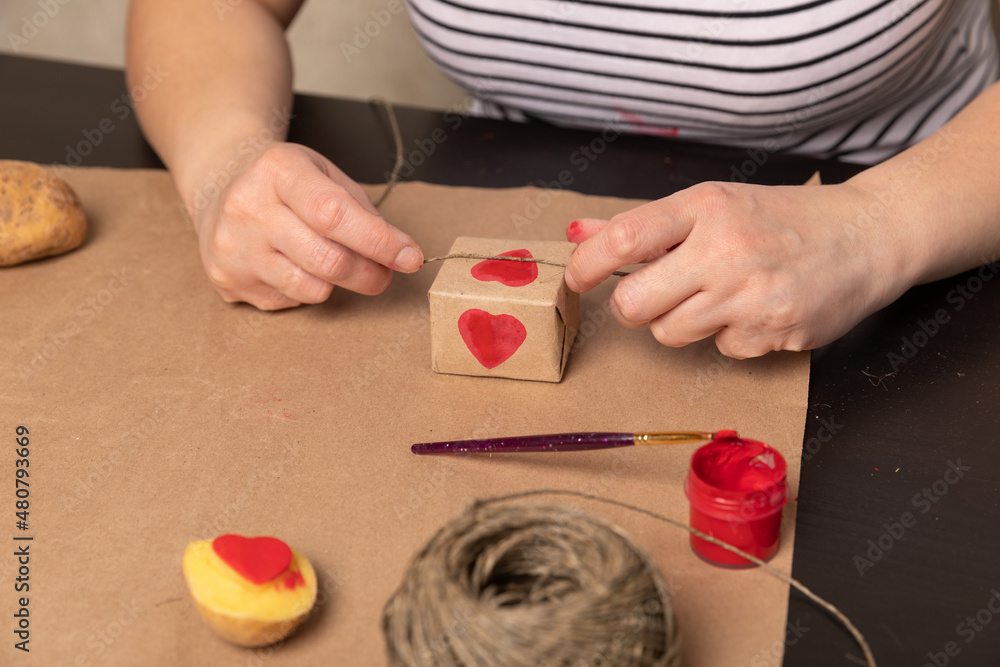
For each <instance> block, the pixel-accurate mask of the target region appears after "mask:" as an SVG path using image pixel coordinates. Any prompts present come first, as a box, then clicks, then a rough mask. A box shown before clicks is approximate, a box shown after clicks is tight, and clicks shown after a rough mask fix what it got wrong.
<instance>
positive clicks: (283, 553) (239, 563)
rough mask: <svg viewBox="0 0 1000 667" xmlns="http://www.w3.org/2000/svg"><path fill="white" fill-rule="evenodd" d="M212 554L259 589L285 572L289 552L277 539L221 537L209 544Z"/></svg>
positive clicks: (289, 556)
mask: <svg viewBox="0 0 1000 667" xmlns="http://www.w3.org/2000/svg"><path fill="white" fill-rule="evenodd" d="M212 549H213V550H214V551H215V554H216V555H217V556H218V557H219V558H221V559H222V560H223V562H225V563H226V565H228V566H229V567H231V568H233V569H234V570H236V572H237V574H239V575H240V576H241V577H243V578H244V579H246V580H247V581H250V582H253V583H255V584H257V585H258V586H259V585H261V584H264V583H267V582H268V581H271V580H272V579H274V578H275V577H277V576H278V575H279V574H281V573H282V572H284V571H285V570H287V569H288V566H289V565H290V564H291V562H292V549H291V548H290V547H289V546H288V545H287V544H285V543H284V542H282V541H281V540H279V539H278V538H276V537H243V536H242V535H220V536H219V537H217V538H215V539H214V540H213V541H212Z"/></svg>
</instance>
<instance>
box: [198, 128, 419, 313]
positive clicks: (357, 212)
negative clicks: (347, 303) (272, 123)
mask: <svg viewBox="0 0 1000 667" xmlns="http://www.w3.org/2000/svg"><path fill="white" fill-rule="evenodd" d="M200 191H201V192H205V191H206V188H200ZM211 192H212V194H214V195H215V196H214V197H212V198H205V197H202V198H201V201H200V202H199V203H200V204H201V206H200V207H199V208H197V209H196V210H193V211H192V214H193V218H194V221H195V228H196V230H197V232H198V237H199V246H200V250H201V259H202V264H203V265H204V267H205V272H206V274H207V275H208V278H209V280H210V281H211V282H212V284H213V285H214V286H215V289H216V290H217V291H218V292H219V294H220V295H222V298H223V299H225V300H226V301H229V302H236V301H246V302H247V303H250V304H252V305H254V306H256V307H257V308H260V309H262V310H277V309H280V308H289V307H292V306H297V305H299V304H301V303H320V302H322V301H325V300H326V299H327V298H328V297H329V296H330V293H331V291H332V290H333V287H334V285H338V286H340V287H343V288H345V289H349V290H351V291H354V292H358V293H360V294H378V293H380V292H382V291H383V290H385V288H386V287H388V286H389V281H390V280H391V279H392V271H393V270H396V271H402V272H405V273H412V272H413V271H416V270H417V269H419V268H420V266H421V265H422V264H423V254H422V252H421V250H420V247H419V246H418V245H417V243H416V241H414V240H413V238H412V237H410V236H409V235H408V234H405V233H403V232H401V231H400V230H398V229H396V228H395V227H393V226H392V225H390V224H389V223H388V222H386V221H385V219H384V218H382V216H381V215H379V212H378V211H377V210H376V209H375V207H374V206H373V205H372V203H371V201H370V200H369V199H368V196H367V195H366V194H365V192H364V190H362V189H361V187H360V186H359V185H358V184H357V183H355V182H354V181H353V180H351V179H350V178H349V177H348V176H347V175H346V174H344V172H342V171H341V170H340V169H338V168H337V167H336V166H335V165H334V164H333V163H332V162H330V161H329V160H327V159H326V158H325V157H323V156H322V155H320V154H319V153H317V152H316V151H314V150H312V149H309V148H306V147H305V146H300V145H298V144H289V143H282V142H275V143H272V144H270V145H269V146H267V147H266V148H265V149H264V150H262V151H261V152H260V153H259V154H258V155H256V156H255V157H254V158H253V159H251V160H249V161H248V162H246V163H245V165H244V166H243V167H242V169H240V170H239V171H238V172H237V173H236V174H235V175H234V176H233V178H232V179H231V180H230V182H229V183H228V184H226V185H225V186H224V187H222V189H221V191H217V190H211ZM190 208H194V207H192V206H189V209H190Z"/></svg>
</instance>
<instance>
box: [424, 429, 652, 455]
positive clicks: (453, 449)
mask: <svg viewBox="0 0 1000 667" xmlns="http://www.w3.org/2000/svg"><path fill="white" fill-rule="evenodd" d="M632 444H635V443H634V441H633V437H632V434H631V433H555V434H551V435H523V436H517V437H513V438H490V439H487V440H456V441H453V442H425V443H421V444H417V445H413V446H412V447H410V451H412V452H413V453H414V454H476V453H484V452H490V453H496V454H501V453H504V452H582V451H586V450H590V449H609V448H611V447H628V446H629V445H632Z"/></svg>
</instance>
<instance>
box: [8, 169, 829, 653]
mask: <svg viewBox="0 0 1000 667" xmlns="http://www.w3.org/2000/svg"><path fill="white" fill-rule="evenodd" d="M66 180H67V181H68V182H70V184H71V185H72V186H73V187H74V188H75V189H76V190H77V192H78V194H79V195H80V197H81V198H82V200H83V202H84V205H85V208H86V211H87V215H88V217H89V220H90V223H91V231H90V232H89V235H88V239H87V241H86V243H85V245H84V246H83V247H81V248H80V249H79V250H77V251H75V252H73V253H70V254H68V255H65V256H62V257H56V258H51V259H46V260H42V261H38V262H33V263H30V264H26V265H22V266H19V267H13V268H7V269H2V270H0V313H2V316H0V355H2V366H0V370H2V372H3V382H2V383H0V406H2V410H0V433H2V434H3V439H2V441H3V442H4V443H6V444H4V446H3V447H2V448H0V452H2V453H0V476H2V477H4V478H6V479H7V482H6V483H4V484H0V487H2V488H4V489H6V491H4V492H2V493H0V507H2V508H5V511H4V512H3V513H2V516H3V517H4V525H3V530H0V540H2V541H3V542H4V544H5V545H6V546H4V547H3V549H2V552H3V553H4V556H3V557H2V558H0V591H2V593H0V618H2V619H5V620H3V621H2V622H0V630H2V635H0V636H3V637H5V639H4V641H3V643H2V645H0V664H4V665H9V664H16V665H22V664H23V665H40V666H41V665H44V666H45V667H56V666H64V665H95V666H104V665H108V666H110V665H147V666H158V665H171V666H173V665H186V666H199V665H211V666H223V665H227V666H228V665H232V666H237V665H239V666H243V665H265V664H266V665H275V666H278V665H294V666H296V667H307V666H311V665H352V666H353V665H359V666H368V665H372V666H379V665H384V664H385V653H384V645H383V642H382V637H381V633H380V618H381V611H382V607H383V605H384V604H385V602H386V600H387V599H388V598H389V596H390V595H391V593H392V592H393V591H394V590H395V588H396V586H397V585H398V584H399V582H400V580H401V578H402V575H403V571H404V569H405V568H406V566H407V564H408V561H409V559H410V557H411V555H412V554H413V553H414V552H415V551H417V550H418V549H419V548H420V547H422V546H423V544H424V543H425V542H426V541H427V540H428V539H429V538H430V536H431V535H432V534H433V533H434V532H435V531H436V530H437V529H438V528H440V527H441V526H442V525H443V524H444V523H445V522H447V521H448V520H450V519H451V518H453V517H454V516H456V515H457V514H458V513H459V512H461V511H462V509H463V507H464V506H465V505H466V503H467V502H468V501H469V500H470V499H471V498H475V497H481V496H484V495H493V494H503V493H507V492H512V491H517V490H525V489H534V488H544V487H555V488H563V489H576V490H581V491H585V492H588V493H595V494H599V495H602V496H606V497H609V498H614V499H617V500H621V501H626V502H630V503H634V504H637V505H641V506H643V507H646V508H649V509H651V510H654V511H657V512H660V513H663V514H666V515H668V516H670V517H673V518H675V519H680V520H686V519H687V513H688V506H687V501H686V499H685V497H684V493H683V489H682V484H683V479H684V475H685V473H686V470H687V464H688V460H689V457H690V455H691V453H692V452H693V451H694V448H695V447H696V445H676V446H671V447H648V448H638V447H637V448H627V449H624V450H619V451H614V450H609V451H598V452H587V453H576V454H571V453H562V454H519V455H506V456H499V455H494V456H492V457H490V456H475V457H473V456H469V457H447V458H446V457H419V458H418V457H415V456H413V455H412V454H410V451H409V445H410V444H411V443H414V442H426V441H435V440H444V439H459V438H475V437H486V436H497V435H510V434H534V433H546V432H562V431H588V430H600V431H642V430H667V429H698V430H717V429H725V428H734V429H738V430H739V431H740V432H741V433H743V434H745V435H747V436H748V437H753V438H755V439H760V440H764V441H765V442H768V443H770V444H771V445H773V446H775V447H777V448H778V449H779V450H780V451H781V452H782V453H783V454H784V456H785V457H786V459H787V460H788V464H789V476H790V481H791V484H792V494H791V497H792V498H794V497H796V495H797V486H798V471H799V463H800V455H801V452H800V447H801V443H802V435H803V429H804V421H805V414H806V402H807V398H806V394H807V385H808V371H809V355H808V354H807V353H802V354H771V355H768V356H767V357H765V358H762V359H756V360H749V361H742V362H734V361H731V360H729V359H726V358H725V357H722V356H721V355H719V354H718V352H717V351H716V349H715V347H714V344H713V343H712V341H710V340H709V341H704V342H702V343H700V344H695V345H692V346H689V347H687V348H684V349H677V350H675V349H669V348H665V347H663V346H661V345H659V344H658V343H657V342H656V341H655V340H654V339H653V338H652V336H651V335H650V334H649V331H648V330H636V331H630V330H626V329H624V328H622V327H620V326H619V325H618V324H617V323H616V322H614V320H613V319H612V318H611V317H610V315H609V314H608V311H607V308H606V303H607V300H608V297H609V295H610V290H611V287H612V286H613V284H614V282H615V281H616V280H617V279H615V278H613V279H611V280H610V281H608V283H607V284H605V285H602V286H601V287H599V288H598V289H597V290H595V291H594V292H593V293H590V294H586V295H583V297H582V300H581V330H580V333H579V336H578V342H577V343H576V346H575V349H574V351H573V354H572V356H571V357H570V359H569V364H568V366H567V368H566V372H565V376H564V377H563V380H562V382H560V383H558V384H552V383H547V382H527V381H515V380H506V379H495V378H479V377H464V376H456V375H440V374H437V373H434V372H433V371H432V370H431V365H430V341H429V327H428V303H427V290H428V288H429V286H430V284H431V282H432V280H433V278H434V276H435V274H436V272H437V271H438V268H439V267H438V266H434V265H428V266H427V267H425V268H424V269H422V270H421V271H419V272H418V273H416V274H414V275H409V276H407V275H397V276H396V277H395V278H394V280H393V284H392V286H391V287H390V288H389V290H388V291H387V292H386V293H384V294H382V295H381V296H378V297H365V296H359V295H356V294H352V293H350V292H347V291H344V290H339V289H338V290H335V292H334V295H333V297H332V298H331V299H330V300H329V301H328V302H327V303H325V304H322V305H319V306H309V307H301V308H296V309H293V310H288V311H282V312H276V313H262V312H259V311H257V310H255V309H253V308H251V307H249V306H246V305H230V304H226V303H224V302H223V301H222V300H221V299H220V298H219V297H218V295H217V294H216V293H215V292H214V291H213V289H212V288H211V286H210V285H209V283H208V280H207V279H206V277H205V276H204V273H203V270H202V267H201V264H200V260H199V256H198V248H197V240H196V237H195V235H194V233H193V231H192V229H191V226H190V224H189V222H188V221H187V220H186V219H185V217H184V215H183V214H182V212H181V208H180V205H179V200H178V198H177V196H176V194H175V192H174V189H173V185H172V182H171V180H170V178H169V176H168V175H167V174H166V173H165V172H161V171H119V170H110V169H78V170H71V171H69V172H68V174H67V175H66ZM378 191H379V188H377V187H376V188H372V190H371V192H373V193H377V192H378ZM637 203H638V202H635V201H627V200H619V199H609V198H597V197H588V196H583V195H579V194H575V193H570V192H561V193H560V192H556V193H552V192H547V191H542V190H537V189H533V188H521V189H509V190H479V189H470V188H451V187H442V186H432V185H426V184H422V183H405V184H401V185H398V186H397V187H396V190H395V191H394V192H393V193H392V194H391V196H390V197H389V199H388V200H387V201H386V203H385V204H384V205H383V212H384V215H385V217H386V218H387V219H388V220H390V221H391V222H393V223H395V224H397V225H398V226H400V227H401V228H403V229H405V230H407V231H408V232H410V233H412V234H413V235H414V236H415V237H416V238H417V239H418V241H420V243H421V245H422V247H423V248H424V251H425V253H426V254H427V256H432V255H437V254H443V253H445V252H446V251H447V250H448V248H449V247H450V245H451V243H452V241H453V240H454V239H455V237H457V236H463V235H464V236H479V237H491V238H510V239H537V240H553V241H559V240H564V237H563V229H564V227H565V225H566V224H567V223H568V222H569V221H571V220H573V219H575V218H577V217H584V216H587V217H609V216H611V215H613V214H614V213H617V212H620V211H624V210H627V209H629V208H631V207H633V206H635V205H636V204H637ZM19 424H24V425H26V426H28V427H29V428H30V431H31V433H30V437H31V450H30V451H31V453H30V470H31V477H30V483H31V487H30V489H31V495H30V503H31V504H30V515H29V517H30V518H29V521H28V523H29V529H28V530H27V531H19V530H17V529H16V528H15V496H14V490H15V489H14V480H13V478H14V475H15V462H14V459H15V442H14V437H15V429H16V427H17V426H18V425H19ZM540 500H543V501H552V502H562V503H573V504H576V505H578V506H580V507H583V508H584V509H586V510H588V511H590V512H593V513H595V514H597V515H599V516H602V517H604V518H606V519H608V520H610V521H612V522H614V523H616V524H618V525H619V526H621V527H622V528H624V529H625V530H626V531H627V532H628V533H630V534H631V535H632V536H633V537H634V539H635V540H636V541H637V542H638V543H639V544H641V545H642V546H643V547H644V548H645V549H646V550H648V551H649V552H650V553H651V554H652V555H653V557H654V558H655V560H656V561H657V562H658V563H659V565H660V567H661V568H662V570H663V572H664V574H665V576H666V578H667V580H668V581H669V582H670V584H671V587H672V589H673V592H674V603H675V608H676V613H677V616H678V618H679V623H680V627H681V629H682V632H683V634H684V647H685V648H684V652H685V663H684V664H685V665H687V666H688V667H718V666H720V665H726V666H727V667H733V666H739V665H748V666H749V665H751V663H752V664H753V665H754V667H756V666H757V665H761V664H774V665H777V664H780V659H781V646H782V642H783V639H784V634H785V616H786V600H787V592H788V588H787V586H786V585H784V584H782V583H780V582H778V581H777V580H775V579H772V578H771V577H769V576H767V575H765V574H764V573H763V572H760V571H758V570H742V571H731V570H724V569H720V568H716V567H712V566H710V565H707V564H705V563H704V562H702V561H701V560H700V559H698V558H697V557H696V556H695V555H694V554H693V553H692V552H691V550H690V548H689V546H688V535H687V533H685V532H682V531H680V530H678V529H676V528H673V527H670V526H667V525H664V524H661V523H658V522H655V521H653V520H651V519H649V518H646V517H644V516H641V515H638V514H635V513H628V512H625V511H620V510H616V509H612V508H609V507H606V506H603V505H600V504H596V503H592V502H588V501H582V500H581V501H574V500H569V499H567V498H562V497H547V498H541V499H540ZM794 518H795V502H794V501H792V502H789V504H788V506H787V507H786V509H785V515H784V526H783V541H782V547H781V551H780V552H779V553H778V555H777V556H776V557H775V558H774V560H773V561H772V562H773V564H774V565H775V566H777V567H779V568H781V569H783V570H785V571H788V570H790V568H791V562H792V544H793V538H794V535H793V530H794ZM226 532H234V533H241V534H245V535H275V536H278V537H280V538H282V539H284V540H286V541H287V542H288V543H289V544H291V545H292V546H293V547H294V548H295V549H297V550H298V551H300V552H301V553H303V554H304V555H306V556H307V557H308V558H309V559H311V561H312V563H313V565H314V566H315V568H316V570H317V573H318V575H319V577H320V587H321V592H320V600H321V604H320V605H319V606H318V607H317V608H316V610H315V611H314V613H313V615H312V617H311V618H310V619H309V620H308V621H307V622H306V624H305V625H304V626H303V627H301V628H300V630H299V631H298V632H297V634H296V635H294V636H293V637H292V638H291V639H290V640H289V641H288V642H286V643H285V644H284V645H281V646H279V647H277V648H275V649H270V648H269V649H258V650H246V649H241V648H236V647H233V646H230V645H228V644H226V643H224V642H223V641H221V640H219V639H218V638H217V637H216V636H215V635H213V634H212V633H211V631H210V630H209V628H208V627H207V626H206V625H205V624H204V623H203V622H202V620H201V618H200V617H199V615H198V612H197V611H196V610H195V608H194V606H193V604H192V603H191V601H190V600H189V598H188V594H187V590H186V586H185V583H184V579H183V576H182V574H181V567H180V562H181V554H182V552H183V550H184V547H185V545H186V544H187V542H189V541H191V540H195V539H203V538H211V537H214V536H216V535H218V534H221V533H226ZM14 535H21V536H24V535H30V536H32V537H33V538H34V539H33V541H31V542H30V553H31V558H30V575H29V576H30V586H31V589H30V593H27V594H22V593H15V592H14V590H13V585H12V582H13V581H14V579H15V577H16V576H17V568H18V564H17V563H16V562H15V558H14V557H13V556H12V553H13V551H14V548H15V545H17V544H25V542H18V543H15V542H13V541H12V537H13V536H14ZM21 595H27V596H28V597H29V598H30V603H29V609H30V632H31V635H30V644H29V646H30V648H31V652H30V653H28V654H25V653H22V652H21V651H16V650H15V649H14V648H13V644H14V641H15V639H16V637H15V635H13V634H12V630H13V629H14V621H13V617H12V614H13V613H14V611H15V610H16V605H17V598H18V597H19V596H21Z"/></svg>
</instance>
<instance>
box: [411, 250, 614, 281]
mask: <svg viewBox="0 0 1000 667" xmlns="http://www.w3.org/2000/svg"><path fill="white" fill-rule="evenodd" d="M446 259H499V260H501V261H508V262H531V263H532V264H547V265H549V266H561V267H562V268H564V269H565V268H566V265H565V264H563V263H562V262H555V261H552V260H551V259H539V258H537V257H503V256H501V255H477V254H475V253H471V252H457V253H454V254H452V255H441V256H440V257H431V258H429V259H425V260H424V264H428V263H429V262H442V261H444V260H446ZM628 274H629V272H628V271H614V272H613V273H612V274H611V275H613V276H627V275H628Z"/></svg>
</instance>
